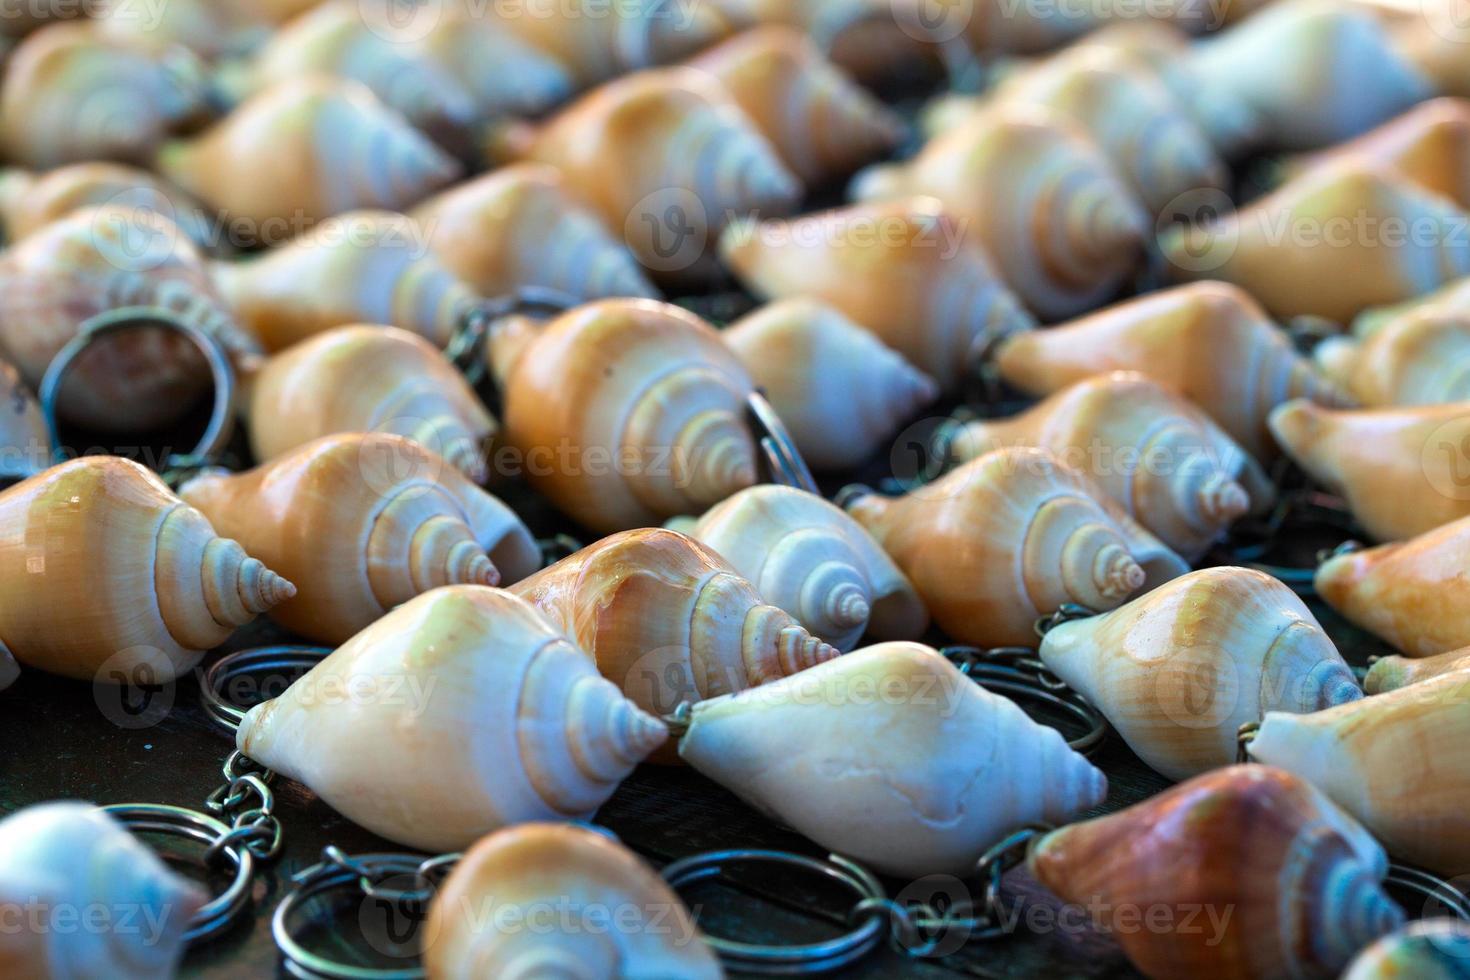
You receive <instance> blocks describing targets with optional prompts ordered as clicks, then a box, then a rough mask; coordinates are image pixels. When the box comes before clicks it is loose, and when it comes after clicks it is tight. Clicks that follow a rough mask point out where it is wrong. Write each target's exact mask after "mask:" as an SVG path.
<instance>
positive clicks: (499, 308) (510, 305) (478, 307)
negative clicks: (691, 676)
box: [444, 286, 581, 385]
mask: <svg viewBox="0 0 1470 980" xmlns="http://www.w3.org/2000/svg"><path fill="white" fill-rule="evenodd" d="M580 303H581V300H579V299H577V297H575V296H573V295H572V294H571V293H564V292H562V291H561V290H559V289H553V288H551V287H550V286H517V287H516V288H515V289H513V290H511V291H510V292H508V293H505V294H504V295H501V296H494V297H491V298H489V299H486V300H484V301H482V302H480V303H476V304H475V305H474V306H472V307H470V308H469V310H467V311H466V312H465V315H464V317H463V319H462V320H461V321H460V325H459V328H458V329H457V330H455V332H454V335H453V336H452V337H450V338H449V343H447V344H445V345H444V356H445V357H446V358H447V359H448V360H449V362H450V363H451V364H453V365H454V366H455V367H457V368H459V370H460V373H461V374H463V375H464V376H465V380H466V381H468V382H469V383H470V384H471V385H478V384H479V383H480V382H481V381H483V380H485V376H486V375H487V374H488V371H487V369H486V363H485V357H484V346H485V340H486V338H488V337H489V336H490V327H491V325H492V324H494V323H495V321H496V320H501V319H504V318H505V317H508V316H513V315H515V314H517V313H520V314H525V315H528V316H536V315H545V316H556V315H558V314H561V313H565V312H566V311H567V310H570V309H572V308H573V307H575V306H578V305H580Z"/></svg>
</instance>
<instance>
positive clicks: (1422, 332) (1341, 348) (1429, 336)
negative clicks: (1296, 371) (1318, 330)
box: [1313, 304, 1470, 407]
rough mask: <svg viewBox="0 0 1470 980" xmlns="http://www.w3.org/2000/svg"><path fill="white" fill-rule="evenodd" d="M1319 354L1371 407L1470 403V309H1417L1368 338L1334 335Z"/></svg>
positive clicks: (1322, 363) (1338, 378) (1321, 361)
mask: <svg viewBox="0 0 1470 980" xmlns="http://www.w3.org/2000/svg"><path fill="white" fill-rule="evenodd" d="M1313 357H1314V359H1315V360H1316V361H1317V364H1318V366H1320V367H1321V368H1322V370H1323V372H1324V373H1325V374H1327V375H1329V376H1330V377H1332V378H1333V380H1335V381H1337V382H1338V383H1339V384H1341V385H1342V386H1343V387H1344V388H1345V389H1347V391H1348V392H1349V393H1350V394H1351V395H1352V396H1353V398H1355V399H1356V400H1357V401H1358V402H1360V403H1361V404H1363V405H1367V406H1370V407H1386V406H1390V405H1440V404H1449V403H1452V402H1462V401H1470V372H1467V370H1466V360H1467V358H1470V310H1465V311H1456V310H1453V309H1449V308H1446V309H1437V308H1436V307H1434V306H1433V305H1432V304H1431V305H1427V306H1425V307H1424V308H1423V309H1418V308H1415V309H1411V310H1409V311H1407V312H1405V313H1404V314H1403V315H1401V316H1398V317H1395V318H1394V319H1392V320H1389V321H1388V322H1387V323H1386V324H1384V325H1383V327H1382V329H1379V330H1376V331H1374V332H1373V333H1370V334H1369V335H1368V336H1367V337H1364V338H1349V337H1331V338H1328V339H1327V340H1325V341H1323V342H1322V343H1321V344H1318V345H1317V349H1316V350H1315V351H1314V352H1313Z"/></svg>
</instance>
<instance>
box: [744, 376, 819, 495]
mask: <svg viewBox="0 0 1470 980" xmlns="http://www.w3.org/2000/svg"><path fill="white" fill-rule="evenodd" d="M746 407H747V409H748V411H749V414H750V418H751V422H752V424H753V425H754V427H755V430H756V436H757V439H758V440H759V442H760V447H761V453H762V455H764V456H765V460H766V466H767V468H768V469H769V470H770V471H771V482H772V483H775V484H778V485H780V486H786V487H795V488H796V489H797V490H805V491H806V492H807V493H813V494H816V495H817V496H819V497H820V496H821V495H822V491H821V490H820V489H819V488H818V487H817V481H816V478H815V477H813V476H812V471H811V469H810V468H808V467H807V465H806V460H804V459H802V458H801V450H799V449H797V448H796V440H794V439H792V438H791V432H790V431H789V430H788V429H787V428H786V423H784V422H782V421H781V416H779V415H777V414H776V409H775V408H773V407H772V406H771V403H770V402H768V401H767V400H766V396H765V394H764V393H762V392H761V391H759V390H757V391H753V392H751V393H750V394H749V395H748V396H746Z"/></svg>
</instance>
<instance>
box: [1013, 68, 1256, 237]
mask: <svg viewBox="0 0 1470 980" xmlns="http://www.w3.org/2000/svg"><path fill="white" fill-rule="evenodd" d="M994 98H997V99H1001V100H1005V101H1010V102H1016V103H1020V104H1023V105H1040V106H1044V107H1046V108H1048V109H1051V110H1053V111H1055V112H1057V113H1059V114H1060V115H1062V116H1064V117H1066V118H1067V119H1069V120H1071V121H1072V122H1074V123H1075V124H1076V125H1077V126H1079V127H1081V128H1082V129H1083V130H1085V131H1086V132H1087V134H1088V135H1090V136H1091V137H1092V138H1093V139H1094V140H1095V141H1096V142H1097V144H1098V146H1099V147H1101V148H1102V150H1103V152H1105V153H1106V154H1108V156H1109V157H1111V158H1112V160H1113V162H1114V164H1116V165H1117V167H1118V169H1119V171H1121V172H1122V173H1124V174H1126V175H1127V177H1128V178H1129V180H1130V181H1131V182H1132V184H1133V189H1134V192H1135V193H1136V194H1137V195H1138V196H1139V197H1140V198H1141V199H1142V201H1143V202H1144V204H1145V205H1147V206H1148V208H1149V209H1150V210H1151V211H1152V212H1155V213H1158V212H1163V211H1165V210H1166V209H1167V208H1168V207H1169V206H1170V204H1171V202H1173V201H1174V200H1175V199H1176V198H1178V197H1179V196H1180V195H1181V194H1184V193H1185V192H1187V191H1192V190H1196V189H1198V188H1204V187H1213V188H1218V187H1223V186H1225V181H1226V178H1227V176H1228V175H1227V173H1226V170H1225V165H1224V164H1223V163H1222V162H1221V161H1220V158H1219V157H1218V156H1216V155H1215V150H1214V147H1213V146H1211V145H1210V141H1209V139H1208V138H1207V137H1206V136H1205V134H1204V133H1203V132H1201V131H1200V129H1199V127H1198V126H1196V125H1195V124H1194V121H1193V120H1192V119H1190V118H1189V116H1188V115H1186V114H1185V113H1184V111H1183V110H1182V109H1181V108H1179V106H1178V104H1177V103H1176V102H1175V101H1174V99H1173V96H1172V95H1170V93H1169V90H1168V89H1167V88H1165V87H1164V85H1163V83H1162V82H1160V81H1159V80H1158V79H1157V78H1156V77H1155V76H1153V75H1152V74H1151V73H1150V72H1149V70H1148V68H1147V66H1146V65H1143V64H1142V63H1140V62H1139V61H1138V60H1137V59H1135V58H1133V57H1131V56H1129V55H1125V54H1122V53H1120V52H1117V51H1110V50H1104V49H1099V48H1091V47H1088V46H1086V45H1083V46H1081V47H1078V48H1075V49H1072V50H1069V51H1067V52H1064V53H1062V54H1059V55H1056V56H1053V57H1051V58H1048V59H1047V60H1046V61H1043V62H1042V63H1041V64H1040V65H1038V66H1037V67H1035V68H1033V69H1031V70H1029V71H1026V72H1023V73H1022V74H1020V75H1018V76H1017V77H1015V78H1013V79H1011V80H1009V81H1007V82H1006V83H1004V84H1003V85H1002V86H1001V88H1000V90H999V91H998V92H997V93H996V94H995V96H994Z"/></svg>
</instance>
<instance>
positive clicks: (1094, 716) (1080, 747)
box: [962, 663, 1108, 755]
mask: <svg viewBox="0 0 1470 980" xmlns="http://www.w3.org/2000/svg"><path fill="white" fill-rule="evenodd" d="M962 669H963V668H962ZM965 674H966V675H967V676H968V677H969V678H970V679H971V680H972V681H974V682H975V683H976V684H979V685H980V686H981V687H983V688H985V689H986V690H987V691H995V692H999V693H1001V694H1004V695H1006V696H1008V697H1009V698H1011V699H1012V700H1016V699H1018V698H1021V699H1027V700H1030V701H1039V702H1041V703H1042V704H1045V705H1048V706H1049V707H1052V708H1056V709H1057V710H1059V711H1061V712H1062V713H1064V714H1066V715H1069V716H1070V717H1072V718H1075V719H1076V720H1077V721H1078V722H1080V723H1081V724H1082V728H1083V730H1082V734H1081V735H1078V736H1077V737H1076V738H1069V739H1067V746H1068V748H1070V749H1071V750H1072V751H1073V752H1079V753H1081V754H1082V755H1091V754H1092V753H1093V752H1095V751H1096V750H1097V747H1098V746H1099V745H1101V744H1102V740H1103V739H1104V738H1106V737H1107V734H1108V722H1107V719H1106V718H1104V717H1103V714H1102V712H1100V711H1098V710H1097V709H1096V708H1094V707H1093V706H1092V703H1091V702H1089V701H1088V700H1087V699H1086V698H1084V697H1083V696H1082V695H1080V694H1078V693H1077V692H1076V691H1073V690H1072V689H1071V688H1070V687H1063V688H1061V689H1060V690H1059V689H1056V688H1051V687H1048V686H1047V685H1046V684H1045V682H1044V681H1043V680H1042V679H1041V678H1040V677H1039V676H1037V675H1036V674H1032V673H1030V672H1028V671H1025V670H1022V669H1020V668H1017V667H1007V666H1005V665H1003V664H987V663H980V664H975V665H974V666H973V667H971V668H970V669H969V670H966V671H965Z"/></svg>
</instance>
